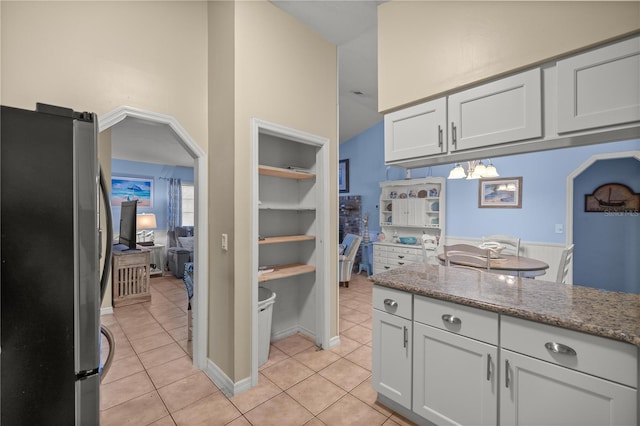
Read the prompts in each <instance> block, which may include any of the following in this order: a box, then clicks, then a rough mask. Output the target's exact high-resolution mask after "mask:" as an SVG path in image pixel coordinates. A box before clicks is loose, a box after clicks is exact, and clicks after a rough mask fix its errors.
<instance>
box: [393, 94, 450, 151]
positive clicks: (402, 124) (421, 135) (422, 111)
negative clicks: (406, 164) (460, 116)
mask: <svg viewBox="0 0 640 426" xmlns="http://www.w3.org/2000/svg"><path fill="white" fill-rule="evenodd" d="M446 127H447V101H446V99H445V98H442V99H436V100H434V101H431V102H425V103H423V104H420V105H415V106H412V107H409V108H405V109H403V110H400V111H396V112H392V113H390V114H387V115H385V116H384V140H385V144H384V157H385V160H386V161H395V160H402V159H406V158H415V157H424V156H428V155H434V154H441V153H443V152H447V145H446Z"/></svg>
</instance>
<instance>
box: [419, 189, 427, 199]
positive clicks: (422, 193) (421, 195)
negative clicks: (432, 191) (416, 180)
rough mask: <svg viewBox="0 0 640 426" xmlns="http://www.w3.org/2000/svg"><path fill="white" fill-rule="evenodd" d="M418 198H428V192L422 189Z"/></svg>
mask: <svg viewBox="0 0 640 426" xmlns="http://www.w3.org/2000/svg"><path fill="white" fill-rule="evenodd" d="M418 198H427V190H426V189H421V190H420V191H418Z"/></svg>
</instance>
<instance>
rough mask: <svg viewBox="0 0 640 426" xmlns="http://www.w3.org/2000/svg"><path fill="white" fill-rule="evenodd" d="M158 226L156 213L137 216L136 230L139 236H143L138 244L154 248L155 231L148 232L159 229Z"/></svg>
mask: <svg viewBox="0 0 640 426" xmlns="http://www.w3.org/2000/svg"><path fill="white" fill-rule="evenodd" d="M157 227H158V225H157V224H156V215H155V214H154V213H141V214H139V215H137V216H136V229H137V230H138V235H140V234H141V238H138V240H139V241H138V244H140V245H142V246H152V245H153V231H148V232H146V230H148V229H153V228H157Z"/></svg>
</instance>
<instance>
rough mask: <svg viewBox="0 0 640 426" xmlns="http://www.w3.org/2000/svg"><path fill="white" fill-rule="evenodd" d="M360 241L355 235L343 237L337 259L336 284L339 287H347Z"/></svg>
mask: <svg viewBox="0 0 640 426" xmlns="http://www.w3.org/2000/svg"><path fill="white" fill-rule="evenodd" d="M361 241H362V237H361V236H359V235H355V234H347V235H345V236H344V239H343V240H342V244H340V249H339V258H338V261H339V262H338V274H339V279H338V282H339V283H340V285H344V286H345V287H349V281H350V280H351V272H352V271H353V262H354V260H355V258H356V254H357V253H358V248H359V247H360V242H361Z"/></svg>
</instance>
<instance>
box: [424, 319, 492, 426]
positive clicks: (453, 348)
mask: <svg viewBox="0 0 640 426" xmlns="http://www.w3.org/2000/svg"><path fill="white" fill-rule="evenodd" d="M497 367H498V349H497V348H496V346H494V345H489V344H486V343H483V342H479V341H477V340H474V339H469V338H467V337H464V336H458V335H455V334H453V333H451V332H448V331H443V330H439V329H437V328H434V327H430V326H427V325H424V324H420V323H417V322H416V323H414V328H413V374H414V378H413V412H414V413H416V414H418V415H420V416H422V417H424V418H425V419H427V420H429V421H431V422H434V423H436V424H438V425H495V424H497V416H498V406H497V401H498V389H497V387H498V380H497Z"/></svg>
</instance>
